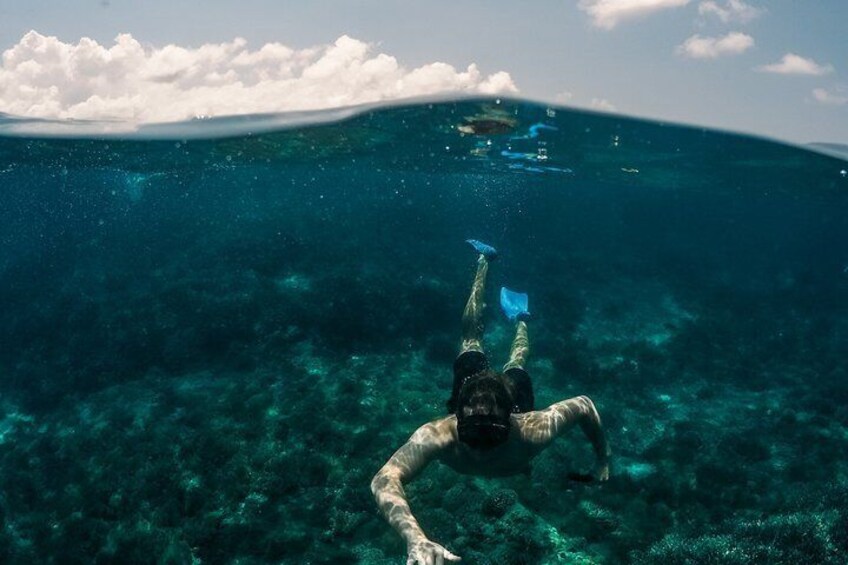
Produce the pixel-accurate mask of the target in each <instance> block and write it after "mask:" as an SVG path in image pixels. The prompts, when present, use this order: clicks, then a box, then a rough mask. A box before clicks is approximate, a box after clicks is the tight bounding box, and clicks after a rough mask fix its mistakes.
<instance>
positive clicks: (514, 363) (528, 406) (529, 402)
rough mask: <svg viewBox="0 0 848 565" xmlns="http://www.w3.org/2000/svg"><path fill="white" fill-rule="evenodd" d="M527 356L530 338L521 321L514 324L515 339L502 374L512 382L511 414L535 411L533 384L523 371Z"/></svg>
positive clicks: (524, 324) (525, 324)
mask: <svg viewBox="0 0 848 565" xmlns="http://www.w3.org/2000/svg"><path fill="white" fill-rule="evenodd" d="M529 354H530V338H529V337H528V336H527V322H525V321H524V320H523V319H522V320H519V321H518V322H516V324H515V339H513V340H512V347H510V348H509V361H507V362H506V365H504V368H503V374H504V375H506V376H507V377H509V378H510V379H511V380H512V385H513V391H512V399H513V402H514V404H513V408H512V411H513V412H519V413H521V412H532V411H533V410H535V409H536V408H535V404H536V399H535V398H536V397H535V395H534V394H533V383H532V382H531V381H530V375H529V374H528V373H527V371H526V370H525V369H524V365H525V363H527V356H528V355H529Z"/></svg>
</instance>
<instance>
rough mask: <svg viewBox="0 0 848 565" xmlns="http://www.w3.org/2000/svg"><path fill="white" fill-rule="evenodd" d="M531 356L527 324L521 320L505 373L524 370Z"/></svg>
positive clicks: (510, 349)
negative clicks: (511, 370) (512, 370)
mask: <svg viewBox="0 0 848 565" xmlns="http://www.w3.org/2000/svg"><path fill="white" fill-rule="evenodd" d="M529 354H530V337H529V336H528V335H527V322H525V321H524V320H519V321H518V322H517V323H516V324H515V338H514V339H513V340H512V347H510V348H509V361H507V362H506V365H504V368H503V370H504V372H506V371H508V370H509V369H524V365H525V363H526V362H527V356H528V355H529Z"/></svg>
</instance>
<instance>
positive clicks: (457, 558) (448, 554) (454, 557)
mask: <svg viewBox="0 0 848 565" xmlns="http://www.w3.org/2000/svg"><path fill="white" fill-rule="evenodd" d="M442 550H443V551H444V552H445V559H447V560H448V561H462V557H460V556H459V555H454V554H453V553H451V552H450V551H448V550H447V549H444V548H442Z"/></svg>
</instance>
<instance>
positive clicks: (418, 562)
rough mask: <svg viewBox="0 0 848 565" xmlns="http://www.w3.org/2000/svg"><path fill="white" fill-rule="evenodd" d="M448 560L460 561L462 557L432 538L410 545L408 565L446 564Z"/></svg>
mask: <svg viewBox="0 0 848 565" xmlns="http://www.w3.org/2000/svg"><path fill="white" fill-rule="evenodd" d="M445 559H447V560H448V561H459V560H460V558H459V557H458V556H456V555H454V554H453V553H451V552H450V551H448V550H447V549H445V548H444V547H442V546H441V545H439V544H437V543H435V542H432V541H430V540H422V541H419V542H417V543H414V544H412V545H411V546H410V547H409V557H408V558H407V560H406V565H444V563H445Z"/></svg>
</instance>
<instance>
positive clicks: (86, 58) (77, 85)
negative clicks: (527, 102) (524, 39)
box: [0, 31, 518, 123]
mask: <svg viewBox="0 0 848 565" xmlns="http://www.w3.org/2000/svg"><path fill="white" fill-rule="evenodd" d="M517 91H518V89H517V88H516V86H515V83H514V82H513V80H512V78H511V77H510V75H509V74H508V73H506V72H503V71H501V72H497V73H494V74H491V75H488V76H487V75H484V74H483V73H481V72H480V70H479V69H478V68H477V66H476V65H474V64H471V65H469V66H468V67H467V68H466V69H465V70H457V69H456V68H454V67H453V66H451V65H449V64H446V63H440V62H434V63H430V64H426V65H423V66H420V67H417V68H413V69H408V68H405V67H404V66H403V65H401V64H400V63H399V62H398V61H397V59H395V58H394V57H392V56H391V55H387V54H385V53H376V52H375V50H374V47H373V45H371V44H368V43H365V42H363V41H359V40H357V39H353V38H351V37H348V36H346V35H345V36H342V37H340V38H338V39H337V40H336V41H335V42H334V43H332V44H329V45H321V46H318V47H313V48H308V49H293V48H291V47H287V46H285V45H283V44H281V43H267V44H265V45H263V46H261V47H260V48H259V49H256V50H251V49H250V48H249V47H248V45H247V42H246V41H245V40H244V39H240V38H237V39H235V40H233V41H231V42H228V43H219V44H205V45H201V46H200V47H194V48H189V47H180V46H177V45H166V46H164V47H151V46H146V45H142V44H141V43H139V42H138V41H137V40H136V39H135V38H133V37H132V36H131V35H129V34H121V35H119V36H118V37H116V38H115V40H114V43H113V44H112V45H111V46H104V45H100V44H99V43H97V42H96V41H94V40H91V39H88V38H83V39H80V40H79V42H77V43H75V44H74V43H64V42H62V41H60V40H59V39H57V38H56V37H49V36H44V35H41V34H39V33H37V32H35V31H31V32H29V33H27V34H26V35H25V36H24V37H23V38H22V39H21V40H20V41H19V42H18V43H17V44H16V45H15V46H13V47H11V48H10V49H7V50H6V51H5V52H4V53H3V57H2V66H0V112H6V113H9V114H15V115H20V116H29V117H39V118H73V119H121V120H129V121H134V122H138V123H152V122H166V121H175V120H184V119H188V118H192V117H195V116H221V115H233V114H248V113H261V112H285V111H302V110H318V109H324V108H332V107H339V106H348V105H353V104H361V103H369V102H379V101H383V100H395V99H402V98H409V97H415V96H425V95H433V94H440V93H482V94H497V93H514V92H517Z"/></svg>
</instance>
